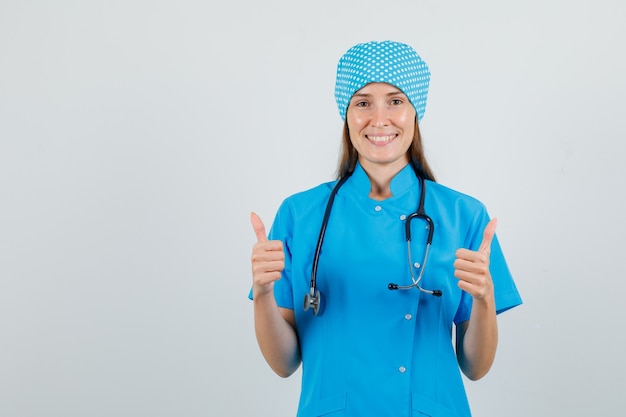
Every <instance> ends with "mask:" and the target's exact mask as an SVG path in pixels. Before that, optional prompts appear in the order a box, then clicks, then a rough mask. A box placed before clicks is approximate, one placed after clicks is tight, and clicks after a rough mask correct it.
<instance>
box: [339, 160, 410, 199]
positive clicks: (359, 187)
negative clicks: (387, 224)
mask: <svg viewBox="0 0 626 417" xmlns="http://www.w3.org/2000/svg"><path fill="white" fill-rule="evenodd" d="M416 182H417V177H416V176H415V171H413V167H412V166H411V164H407V165H406V166H405V167H404V168H402V169H401V170H400V172H398V173H397V174H396V176H395V177H393V178H392V179H391V194H393V196H392V197H391V198H396V197H399V196H401V195H402V194H404V193H406V192H407V191H409V190H411V189H412V188H414V187H415V183H416ZM348 184H350V188H352V189H354V190H355V191H356V192H357V193H358V194H359V195H366V196H368V195H369V193H370V190H371V189H372V184H371V182H370V179H369V177H368V176H367V172H365V170H364V169H363V167H362V166H361V164H360V163H359V162H357V163H356V166H355V168H354V172H353V173H352V176H351V177H350V180H349V181H348Z"/></svg>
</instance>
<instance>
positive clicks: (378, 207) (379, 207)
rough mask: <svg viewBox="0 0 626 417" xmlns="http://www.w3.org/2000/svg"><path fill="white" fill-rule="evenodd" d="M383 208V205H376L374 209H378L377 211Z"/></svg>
mask: <svg viewBox="0 0 626 417" xmlns="http://www.w3.org/2000/svg"><path fill="white" fill-rule="evenodd" d="M382 209H383V208H382V207H381V206H376V207H374V210H376V211H381V210H382Z"/></svg>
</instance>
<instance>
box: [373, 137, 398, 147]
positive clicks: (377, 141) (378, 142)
mask: <svg viewBox="0 0 626 417" xmlns="http://www.w3.org/2000/svg"><path fill="white" fill-rule="evenodd" d="M365 137H366V138H367V140H369V141H370V142H373V143H375V144H376V145H384V144H386V143H389V142H391V141H392V140H394V139H395V138H397V137H398V135H385V136H370V135H366V136H365Z"/></svg>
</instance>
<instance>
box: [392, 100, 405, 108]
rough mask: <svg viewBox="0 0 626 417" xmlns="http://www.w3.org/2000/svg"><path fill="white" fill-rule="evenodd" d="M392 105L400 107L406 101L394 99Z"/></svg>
mask: <svg viewBox="0 0 626 417" xmlns="http://www.w3.org/2000/svg"><path fill="white" fill-rule="evenodd" d="M390 103H391V105H392V106H399V105H401V104H402V103H404V100H402V99H401V98H392V99H391V100H390Z"/></svg>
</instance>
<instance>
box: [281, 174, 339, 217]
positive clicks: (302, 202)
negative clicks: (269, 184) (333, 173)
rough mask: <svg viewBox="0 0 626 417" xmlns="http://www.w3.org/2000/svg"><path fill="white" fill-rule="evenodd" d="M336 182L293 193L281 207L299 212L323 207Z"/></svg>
mask: <svg viewBox="0 0 626 417" xmlns="http://www.w3.org/2000/svg"><path fill="white" fill-rule="evenodd" d="M336 182H337V181H329V182H325V183H322V184H319V185H317V186H315V187H312V188H309V189H307V190H304V191H299V192H297V193H294V194H292V195H290V196H288V197H287V198H285V199H284V200H283V202H282V204H281V207H289V208H290V209H291V210H296V211H300V210H306V209H311V208H315V207H317V206H319V205H324V204H326V202H327V200H328V196H329V195H330V192H331V191H332V189H333V186H334V185H335V184H336Z"/></svg>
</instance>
